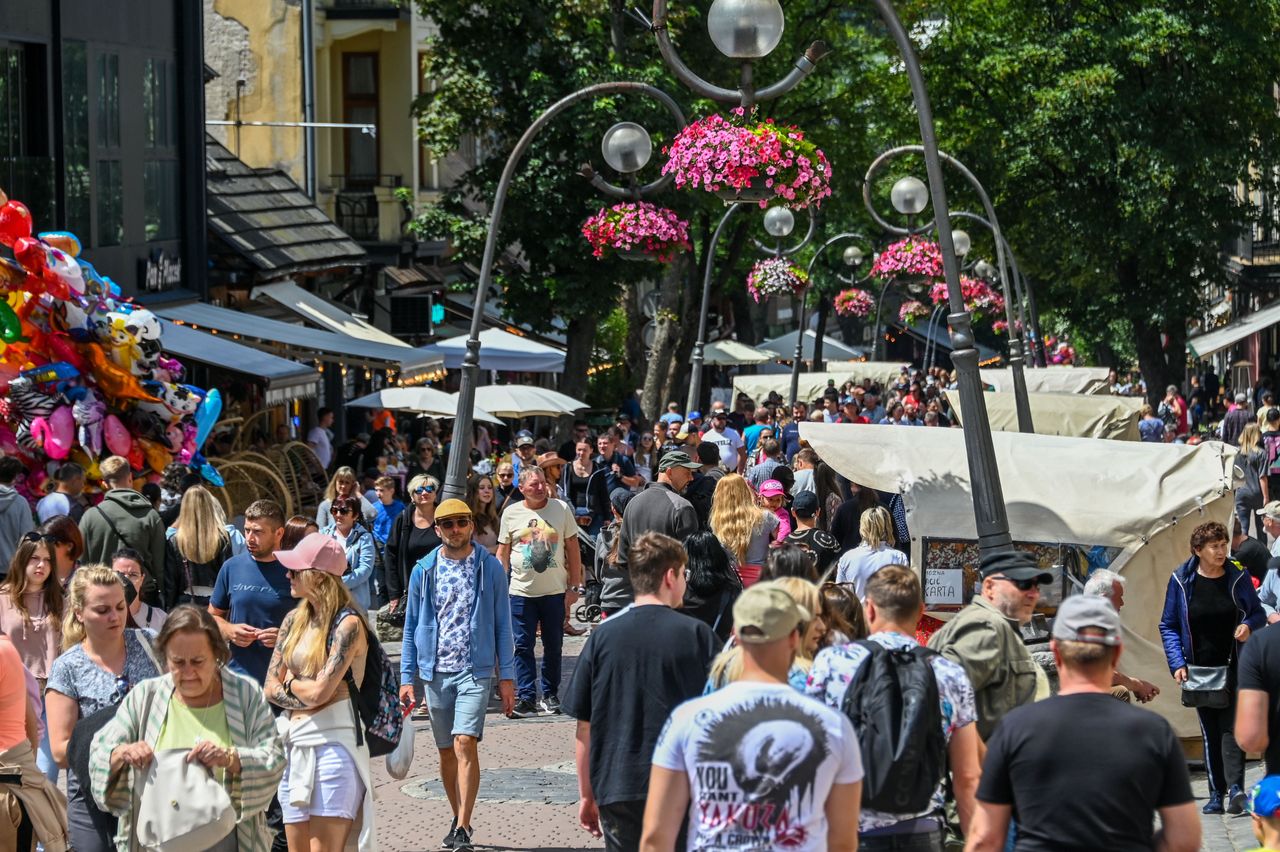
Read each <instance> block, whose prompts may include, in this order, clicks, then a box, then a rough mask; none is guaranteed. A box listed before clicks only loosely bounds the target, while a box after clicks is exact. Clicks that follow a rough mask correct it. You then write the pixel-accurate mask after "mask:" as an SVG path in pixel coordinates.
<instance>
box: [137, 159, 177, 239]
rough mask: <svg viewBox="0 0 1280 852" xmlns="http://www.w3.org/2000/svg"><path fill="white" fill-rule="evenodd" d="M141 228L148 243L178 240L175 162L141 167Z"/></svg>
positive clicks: (152, 163) (158, 162)
mask: <svg viewBox="0 0 1280 852" xmlns="http://www.w3.org/2000/svg"><path fill="white" fill-rule="evenodd" d="M142 200H143V224H144V226H145V228H146V234H147V242H149V243H150V242H155V241H156V240H172V239H175V238H176V237H177V236H178V161H177V160H147V162H146V164H145V165H144V166H143V167H142Z"/></svg>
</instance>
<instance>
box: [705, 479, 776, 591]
mask: <svg viewBox="0 0 1280 852" xmlns="http://www.w3.org/2000/svg"><path fill="white" fill-rule="evenodd" d="M777 530H778V518H777V516H775V515H774V514H773V513H772V512H769V511H767V510H765V509H763V508H761V507H760V506H759V505H758V504H757V503H756V495H755V493H754V492H753V491H752V490H751V486H750V485H748V484H747V481H746V480H745V479H743V478H742V477H741V476H739V475H738V474H736V473H728V474H725V475H724V476H723V477H721V479H720V481H719V482H717V483H716V490H715V493H714V494H713V495H712V498H711V531H712V532H713V533H715V534H716V538H718V539H720V543H721V544H723V545H724V546H725V549H727V550H728V551H729V552H730V553H732V554H733V555H734V558H735V559H737V561H738V574H739V575H740V576H741V577H742V587H743V588H744V589H745V588H747V587H749V586H751V585H752V584H753V583H755V582H757V581H758V580H759V579H760V571H761V569H762V568H763V566H764V563H765V558H766V557H767V556H768V554H769V542H771V541H772V540H773V538H774V533H776V532H777Z"/></svg>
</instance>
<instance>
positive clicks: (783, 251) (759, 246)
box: [751, 207, 821, 266]
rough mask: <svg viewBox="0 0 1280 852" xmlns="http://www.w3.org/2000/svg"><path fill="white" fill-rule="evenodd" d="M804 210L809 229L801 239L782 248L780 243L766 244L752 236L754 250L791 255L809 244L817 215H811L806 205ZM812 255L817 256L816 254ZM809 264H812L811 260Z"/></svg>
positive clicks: (815, 228) (783, 255)
mask: <svg viewBox="0 0 1280 852" xmlns="http://www.w3.org/2000/svg"><path fill="white" fill-rule="evenodd" d="M804 210H805V212H806V213H808V214H809V230H808V231H806V232H805V235H804V239H803V240H801V241H800V242H798V243H796V244H795V245H794V246H792V247H791V248H783V247H782V245H781V244H779V245H777V246H767V245H765V244H764V243H762V242H760V241H759V240H757V239H756V238H755V237H752V238H751V241H752V242H753V243H755V244H756V250H758V251H761V252H763V253H765V254H767V255H769V256H770V257H791V255H793V254H795V253H796V252H798V251H800V249H802V248H804V247H805V246H807V245H809V242H810V241H811V240H812V239H813V235H814V234H815V233H817V231H818V217H817V216H814V215H813V208H812V207H806V208H805V209H804ZM819 251H821V249H819ZM814 256H815V257H817V255H814ZM810 265H811V266H812V262H811V263H810Z"/></svg>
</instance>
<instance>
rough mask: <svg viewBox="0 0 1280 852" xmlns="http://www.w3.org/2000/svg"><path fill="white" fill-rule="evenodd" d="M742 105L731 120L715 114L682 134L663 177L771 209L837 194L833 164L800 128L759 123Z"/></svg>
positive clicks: (666, 150) (814, 202)
mask: <svg viewBox="0 0 1280 852" xmlns="http://www.w3.org/2000/svg"><path fill="white" fill-rule="evenodd" d="M754 114H755V111H754V110H752V112H751V113H749V114H748V113H747V112H745V111H744V110H743V109H742V108H741V107H739V108H738V109H735V110H733V112H732V113H731V114H730V115H729V117H728V118H726V117H724V116H722V115H719V114H715V115H709V116H707V117H706V118H703V119H700V120H698V121H695V122H693V123H692V124H690V125H688V126H687V127H685V129H684V130H681V131H680V133H679V135H677V136H676V138H675V139H674V140H673V141H672V142H671V144H670V145H669V146H667V147H666V148H664V149H663V153H664V154H666V155H667V156H668V160H667V164H666V165H665V166H663V167H662V173H663V174H664V175H665V174H674V175H675V183H676V186H677V187H683V186H686V185H688V186H690V187H692V188H694V189H702V190H705V191H706V192H712V193H715V194H716V195H718V196H719V197H720V198H723V199H724V200H725V201H730V202H732V201H753V202H757V203H759V205H760V206H761V207H767V206H768V203H769V201H772V200H775V199H776V200H779V201H781V202H782V203H783V204H784V205H786V206H787V207H792V208H795V209H803V208H805V207H808V206H809V205H811V204H812V205H814V206H815V207H816V206H818V205H819V204H820V203H821V202H822V199H824V198H826V197H827V196H829V195H830V194H831V163H830V162H829V161H828V160H827V156H826V154H824V153H822V151H821V150H820V149H819V148H818V147H817V146H815V145H814V144H813V143H812V142H810V141H808V140H807V139H805V137H804V133H802V132H801V131H799V130H797V129H796V128H795V127H780V126H778V125H775V124H774V123H773V119H771V118H769V119H765V120H764V121H759V120H757V119H755V118H754Z"/></svg>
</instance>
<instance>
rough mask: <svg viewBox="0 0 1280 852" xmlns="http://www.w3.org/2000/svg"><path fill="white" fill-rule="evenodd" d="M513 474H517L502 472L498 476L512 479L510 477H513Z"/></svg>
mask: <svg viewBox="0 0 1280 852" xmlns="http://www.w3.org/2000/svg"><path fill="white" fill-rule="evenodd" d="M513 476H515V474H514V473H500V474H498V478H499V479H510V478H511V477H513Z"/></svg>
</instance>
